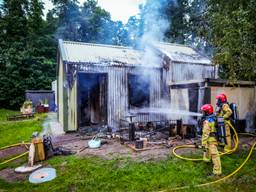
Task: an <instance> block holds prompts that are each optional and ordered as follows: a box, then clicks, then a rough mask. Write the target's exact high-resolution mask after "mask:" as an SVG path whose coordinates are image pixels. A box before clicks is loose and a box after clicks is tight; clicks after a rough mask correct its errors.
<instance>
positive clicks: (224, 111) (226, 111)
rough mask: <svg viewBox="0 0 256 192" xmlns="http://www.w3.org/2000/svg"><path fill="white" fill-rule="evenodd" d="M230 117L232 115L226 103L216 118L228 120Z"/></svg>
mask: <svg viewBox="0 0 256 192" xmlns="http://www.w3.org/2000/svg"><path fill="white" fill-rule="evenodd" d="M231 115H232V110H231V109H230V107H229V105H228V104H227V103H224V104H223V105H222V107H221V110H220V111H219V113H218V116H220V117H223V118H224V120H230V116H231Z"/></svg>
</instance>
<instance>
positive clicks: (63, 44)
mask: <svg viewBox="0 0 256 192" xmlns="http://www.w3.org/2000/svg"><path fill="white" fill-rule="evenodd" d="M59 46H60V50H61V52H62V53H61V55H62V59H63V60H64V61H68V62H75V63H79V62H83V63H104V62H108V63H109V62H110V63H111V62H113V63H115V64H118V63H121V64H132V65H138V64H141V63H142V52H140V51H136V50H134V49H132V48H129V47H121V46H111V45H102V44H91V43H82V42H72V41H61V40H60V41H59Z"/></svg>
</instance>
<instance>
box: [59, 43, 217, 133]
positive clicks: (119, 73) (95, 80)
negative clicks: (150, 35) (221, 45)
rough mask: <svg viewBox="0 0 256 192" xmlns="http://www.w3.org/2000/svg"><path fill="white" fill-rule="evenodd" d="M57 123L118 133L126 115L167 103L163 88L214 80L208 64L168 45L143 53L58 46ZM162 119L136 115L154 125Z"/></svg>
mask: <svg viewBox="0 0 256 192" xmlns="http://www.w3.org/2000/svg"><path fill="white" fill-rule="evenodd" d="M57 58H58V70H57V92H58V94H57V96H58V119H59V121H60V123H61V124H62V125H63V127H64V130H65V131H76V130H78V129H79V128H81V127H86V126H91V125H99V126H103V125H105V126H108V127H110V128H112V131H117V130H118V129H119V125H120V120H121V119H124V118H125V117H126V115H127V114H128V113H129V111H130V110H133V109H139V108H144V107H160V104H159V101H161V100H163V99H164V100H166V101H168V102H170V93H169V89H168V83H169V82H170V81H172V82H177V81H180V80H195V79H196V80H200V79H203V78H207V77H208V78H213V77H214V75H215V67H214V65H212V64H211V61H210V60H209V59H208V58H206V57H204V56H202V55H201V54H199V53H197V52H196V51H194V50H193V49H192V48H190V47H187V46H183V45H177V44H167V43H157V44H154V45H150V46H147V48H145V49H144V50H135V49H132V48H128V47H121V46H111V45H100V44H89V43H81V42H71V41H63V40H59V45H58V57H57ZM161 118H164V117H163V116H162V115H154V114H152V115H138V116H136V119H137V121H153V120H159V119H161Z"/></svg>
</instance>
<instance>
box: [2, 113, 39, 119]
mask: <svg viewBox="0 0 256 192" xmlns="http://www.w3.org/2000/svg"><path fill="white" fill-rule="evenodd" d="M31 118H34V114H33V113H30V114H20V115H10V116H7V120H8V121H18V120H24V119H31Z"/></svg>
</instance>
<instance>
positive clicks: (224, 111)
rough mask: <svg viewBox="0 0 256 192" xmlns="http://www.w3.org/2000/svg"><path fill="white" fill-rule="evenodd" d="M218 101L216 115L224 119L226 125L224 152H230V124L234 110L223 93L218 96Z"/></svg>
mask: <svg viewBox="0 0 256 192" xmlns="http://www.w3.org/2000/svg"><path fill="white" fill-rule="evenodd" d="M216 99H217V103H216V105H217V108H216V114H217V116H218V117H223V118H224V124H225V132H226V144H225V147H224V151H225V152H228V151H230V150H231V149H232V143H231V133H230V126H229V124H228V123H231V115H232V110H231V109H230V107H229V104H228V102H227V96H226V95H225V94H223V93H222V94H219V95H217V97H216Z"/></svg>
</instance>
